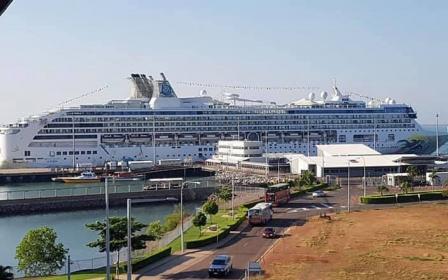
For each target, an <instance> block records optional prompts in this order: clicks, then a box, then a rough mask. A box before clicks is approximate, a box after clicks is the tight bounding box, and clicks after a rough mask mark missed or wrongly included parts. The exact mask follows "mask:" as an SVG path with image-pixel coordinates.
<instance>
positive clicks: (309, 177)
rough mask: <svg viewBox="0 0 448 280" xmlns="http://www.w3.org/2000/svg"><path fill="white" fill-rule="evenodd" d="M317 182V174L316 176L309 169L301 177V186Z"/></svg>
mask: <svg viewBox="0 0 448 280" xmlns="http://www.w3.org/2000/svg"><path fill="white" fill-rule="evenodd" d="M314 183H316V176H314V174H313V172H311V171H309V170H305V171H304V172H303V173H302V175H301V176H300V179H299V185H300V186H311V185H313V184H314Z"/></svg>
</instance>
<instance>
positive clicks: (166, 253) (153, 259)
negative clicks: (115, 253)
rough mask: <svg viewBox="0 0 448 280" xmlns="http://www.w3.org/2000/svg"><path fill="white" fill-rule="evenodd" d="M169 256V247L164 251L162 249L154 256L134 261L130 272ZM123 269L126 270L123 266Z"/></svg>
mask: <svg viewBox="0 0 448 280" xmlns="http://www.w3.org/2000/svg"><path fill="white" fill-rule="evenodd" d="M170 255H171V247H168V248H166V249H163V250H161V251H159V252H157V253H155V254H152V255H150V256H148V257H144V258H143V259H140V260H137V261H135V263H133V264H132V270H134V271H137V270H139V269H140V268H143V267H145V266H147V265H150V264H152V263H154V262H156V261H158V260H161V259H163V258H165V257H168V256H170ZM124 269H125V270H126V269H127V266H126V265H125V266H124Z"/></svg>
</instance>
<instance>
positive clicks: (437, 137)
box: [436, 114, 439, 156]
mask: <svg viewBox="0 0 448 280" xmlns="http://www.w3.org/2000/svg"><path fill="white" fill-rule="evenodd" d="M436 156H439V114H436Z"/></svg>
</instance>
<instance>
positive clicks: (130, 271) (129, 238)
mask: <svg viewBox="0 0 448 280" xmlns="http://www.w3.org/2000/svg"><path fill="white" fill-rule="evenodd" d="M131 203H132V201H131V199H130V198H128V199H127V211H126V212H127V216H128V267H127V280H132V233H131V224H132V217H131V206H132V205H131Z"/></svg>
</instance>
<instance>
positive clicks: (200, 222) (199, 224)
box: [193, 212, 207, 236]
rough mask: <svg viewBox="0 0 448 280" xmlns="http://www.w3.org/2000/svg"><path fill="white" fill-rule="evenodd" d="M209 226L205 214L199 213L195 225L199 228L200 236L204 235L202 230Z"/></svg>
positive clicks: (194, 219) (194, 221)
mask: <svg viewBox="0 0 448 280" xmlns="http://www.w3.org/2000/svg"><path fill="white" fill-rule="evenodd" d="M206 224H207V216H205V214H204V213H202V212H198V213H197V214H196V216H194V218H193V225H194V226H195V227H198V228H199V236H201V235H202V230H201V228H202V227H203V226H205V225H206Z"/></svg>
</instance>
